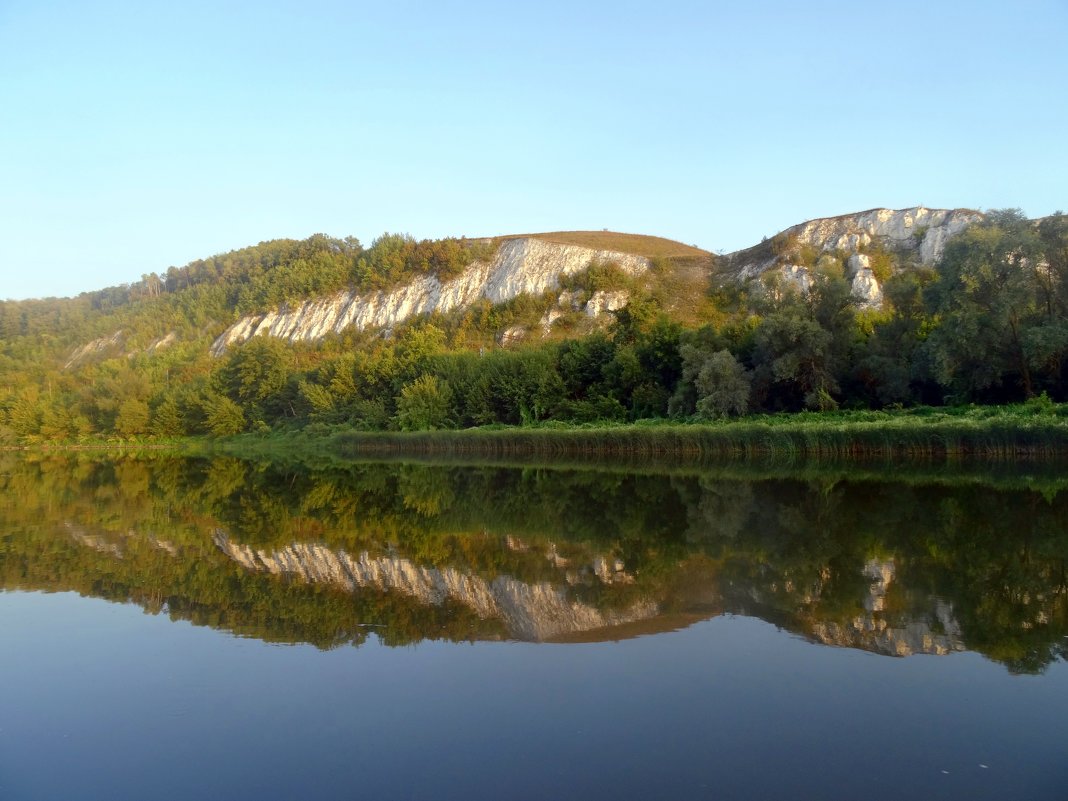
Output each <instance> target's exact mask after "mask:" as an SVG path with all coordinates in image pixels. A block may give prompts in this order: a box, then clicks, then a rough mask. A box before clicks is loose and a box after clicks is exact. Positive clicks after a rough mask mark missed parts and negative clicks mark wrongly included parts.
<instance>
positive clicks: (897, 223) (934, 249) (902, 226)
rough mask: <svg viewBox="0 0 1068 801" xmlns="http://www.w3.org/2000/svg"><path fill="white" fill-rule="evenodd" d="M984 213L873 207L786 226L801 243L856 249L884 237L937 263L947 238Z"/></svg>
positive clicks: (830, 248) (923, 261)
mask: <svg viewBox="0 0 1068 801" xmlns="http://www.w3.org/2000/svg"><path fill="white" fill-rule="evenodd" d="M982 219H983V215H982V214H980V213H979V212H977V211H969V210H967V209H952V210H949V209H928V208H924V207H923V206H917V207H915V208H911V209H899V210H897V211H892V210H890V209H872V210H871V211H864V212H860V213H859V214H846V215H843V216H841V217H828V218H825V219H821V220H810V221H809V222H806V223H801V224H800V225H795V226H794V227H793V228H788V229H786V232H785V233H787V234H788V235H790V234H792V235H794V236H796V237H797V241H798V242H799V243H800V244H802V245H812V246H814V247H816V248H818V249H820V250H825V251H833V250H843V251H846V252H847V253H854V252H856V251H857V250H859V249H860V248H861V247H863V246H864V245H868V244H870V243H871V242H872V241H873V240H874V239H882V240H883V241H884V242H885V243H886V244H887V245H889V246H890V247H892V248H895V247H908V248H910V249H917V250H918V251H919V253H918V255H919V261H920V263H921V264H934V263H935V262H936V261H938V259H940V258H941V257H942V250H943V249H944V248H945V245H946V241H947V240H948V239H949V238H950V237H952V236H953V235H954V234H958V233H960V232H961V231H963V230H964V229H965V228H967V227H968V226H969V225H973V224H974V223H977V222H979V221H980V220H982Z"/></svg>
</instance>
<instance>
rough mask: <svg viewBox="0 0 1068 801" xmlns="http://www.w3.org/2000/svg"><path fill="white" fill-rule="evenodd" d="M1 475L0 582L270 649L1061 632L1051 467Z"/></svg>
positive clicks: (1032, 656) (36, 469)
mask: <svg viewBox="0 0 1068 801" xmlns="http://www.w3.org/2000/svg"><path fill="white" fill-rule="evenodd" d="M0 474H2V475H0V524H2V525H0V531H2V532H3V533H2V535H0V581H2V586H3V587H4V588H8V589H14V588H18V589H44V590H75V591H78V592H80V593H82V594H85V595H92V596H97V597H102V598H108V599H112V600H120V601H128V602H133V603H137V604H140V605H141V606H143V607H144V608H145V609H146V610H147V611H149V612H152V613H161V612H166V613H167V614H169V615H170V616H171V617H173V618H176V619H187V620H191V621H193V622H195V623H197V624H201V625H208V626H212V627H216V628H221V629H225V630H229V631H232V632H234V633H237V634H240V635H245V636H253V637H258V638H261V639H264V640H268V641H274V642H309V643H313V644H315V645H318V646H320V647H332V646H337V645H340V644H344V643H351V644H356V645H359V644H360V643H362V642H364V641H365V640H366V638H367V637H368V636H370V635H371V634H372V633H373V634H375V635H376V636H377V637H378V638H379V639H381V640H382V641H383V642H385V643H387V644H403V643H411V642H415V641H418V640H421V639H450V640H473V639H519V640H530V641H546V640H554V641H589V640H598V639H621V638H624V637H629V636H633V635H636V634H642V633H648V632H652V631H658V630H664V629H671V628H677V627H680V626H685V625H687V624H689V623H691V622H693V621H695V620H700V619H703V618H707V617H711V616H714V615H717V614H721V613H724V612H730V613H736V614H742V615H750V616H757V617H760V618H763V619H765V620H768V621H771V622H773V623H775V624H776V625H778V626H780V627H783V628H785V629H788V630H790V631H792V632H795V633H797V634H798V635H801V636H803V637H805V638H807V639H809V640H812V641H814V642H820V643H825V644H827V645H835V646H846V647H851V648H861V649H865V650H868V651H873V652H876V653H880V654H886V655H892V656H906V655H910V654H917V653H925V654H947V653H951V652H954V651H961V650H973V651H978V652H981V653H983V654H984V655H986V656H987V657H989V658H991V659H994V660H996V661H999V662H1001V663H1003V664H1005V665H1006V667H1007V668H1008V669H1009V670H1011V671H1014V672H1040V671H1042V670H1043V669H1044V668H1045V667H1046V666H1047V665H1048V664H1049V663H1050V662H1052V661H1054V660H1057V659H1063V658H1064V657H1065V655H1066V644H1068V640H1066V639H1065V636H1066V635H1068V603H1066V598H1068V592H1066V574H1065V565H1066V557H1068V500H1066V493H1065V492H1064V491H1063V489H1062V487H1061V483H1060V482H1061V480H1060V479H1059V478H1058V477H1057V475H1056V472H1053V473H1052V474H1051V475H1050V476H1049V477H1047V478H1045V479H1036V480H1025V479H1021V478H1019V477H1013V476H1011V475H1010V476H1009V477H1007V478H1006V477H1002V478H994V479H983V478H982V477H975V476H956V477H954V476H952V475H949V476H945V475H943V476H934V477H930V476H929V477H924V478H919V477H916V476H908V475H897V476H892V480H890V479H888V478H887V477H886V476H880V475H878V474H867V473H863V472H862V471H859V470H845V471H838V472H835V471H826V470H825V471H815V472H809V473H801V474H794V475H791V474H782V475H778V474H773V473H760V472H754V473H744V474H740V473H739V472H738V471H737V470H732V469H722V470H715V469H707V470H704V471H701V472H692V473H675V474H646V475H643V474H636V473H628V472H605V471H592V470H552V469H547V468H535V467H526V468H521V469H520V468H504V467H440V466H429V465H404V464H385V465H384V464H353V465H346V466H342V467H338V466H334V467H331V468H329V469H312V468H308V467H304V466H300V465H296V464H290V465H277V464H275V465H271V464H262V463H253V462H245V461H241V460H237V459H233V458H215V459H206V458H203V459H183V458H175V457H170V456H162V455H161V456H156V457H153V458H117V459H116V458H103V457H99V456H91V455H80V456H29V457H27V456H24V455H16V454H6V455H4V456H3V458H2V460H0ZM1065 488H1068V482H1066V484H1065Z"/></svg>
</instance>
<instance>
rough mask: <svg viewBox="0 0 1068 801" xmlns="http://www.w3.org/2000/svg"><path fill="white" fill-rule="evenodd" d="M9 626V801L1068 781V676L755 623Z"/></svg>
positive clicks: (634, 794)
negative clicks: (445, 627) (847, 643)
mask: <svg viewBox="0 0 1068 801" xmlns="http://www.w3.org/2000/svg"><path fill="white" fill-rule="evenodd" d="M0 637H2V640H3V643H4V645H3V648H4V650H3V655H2V658H0V682H2V686H3V687H4V691H3V692H2V693H0V797H3V798H12V799H30V798H49V799H51V798H56V799H60V798H71V799H75V798H77V799H96V798H100V799H104V798H106V799H115V800H116V801H119V800H121V799H138V801H140V800H141V799H145V798H153V799H161V800H164V799H172V798H173V799H182V800H183V801H185V799H194V798H196V799H214V798H218V799H244V798H248V799H274V798H308V799H314V798H375V799H380V798H434V799H449V798H463V799H471V798H506V797H507V798H654V797H663V798H702V797H709V798H753V799H756V798H824V799H831V798H934V797H937V798H962V799H963V798H968V799H980V798H990V799H995V798H996V799H1004V798H1028V799H1032V800H1033V801H1038V799H1044V798H1061V797H1062V794H1061V792H1060V791H1063V789H1064V782H1065V781H1068V771H1066V769H1065V767H1064V766H1065V764H1066V761H1065V759H1064V756H1065V754H1064V745H1063V736H1062V735H1063V720H1064V718H1065V714H1066V712H1068V702H1066V700H1065V699H1068V666H1066V665H1065V664H1064V663H1056V664H1054V665H1052V666H1050V668H1049V669H1048V670H1047V671H1046V672H1045V673H1044V674H1043V675H1041V676H1012V675H1010V674H1009V673H1008V672H1007V671H1006V670H1005V669H1004V667H1003V666H1001V665H997V664H994V663H991V662H987V661H986V660H984V659H983V658H981V657H979V656H977V655H974V654H956V655H952V656H949V657H946V658H941V659H930V658H926V659H925V658H922V657H916V658H912V659H904V660H902V659H886V658H882V657H878V656H873V655H871V654H866V653H863V652H859V651H853V650H848V649H837V648H825V647H821V646H816V645H812V644H809V643H807V642H804V641H803V640H801V639H799V638H797V637H795V636H792V635H789V634H787V633H785V632H782V631H779V630H777V629H776V628H774V627H773V626H771V625H769V624H767V623H763V622H761V621H758V620H755V619H748V618H741V617H733V616H726V617H720V618H715V619H713V620H709V621H706V622H702V623H698V624H696V625H694V626H692V627H690V628H688V629H685V630H682V631H677V632H671V633H666V634H660V635H656V636H648V637H640V638H637V639H633V640H627V641H624V642H618V643H598V644H575V645H529V644H522V643H479V644H474V645H470V644H450V643H443V642H423V643H421V644H420V645H418V646H415V647H408V648H383V647H379V646H378V645H377V644H375V642H374V641H371V642H369V643H368V644H367V645H366V646H365V647H363V648H360V649H353V648H339V649H336V650H333V651H325V652H324V651H320V650H318V649H315V648H313V647H308V646H277V645H268V644H264V643H262V642H260V641H258V640H250V639H239V638H235V637H232V636H230V635H227V634H225V633H223V632H219V631H214V630H211V629H207V628H198V627H194V626H191V625H189V624H187V623H173V624H172V623H170V622H169V621H168V620H167V619H166V617H164V616H150V615H145V614H143V613H142V611H141V610H140V609H139V608H137V607H134V606H121V605H116V604H108V603H105V602H103V601H99V600H90V599H82V598H79V597H77V596H74V595H72V594H55V595H44V594H40V593H10V592H8V593H0ZM980 764H985V765H987V766H988V767H987V768H982V767H980ZM943 771H946V772H943Z"/></svg>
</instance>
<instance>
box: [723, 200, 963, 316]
mask: <svg viewBox="0 0 1068 801" xmlns="http://www.w3.org/2000/svg"><path fill="white" fill-rule="evenodd" d="M982 219H983V215H982V214H981V213H979V212H977V211H971V210H969V209H928V208H925V207H923V206H916V207H914V208H909V209H897V210H892V209H871V210H870V211H864V212H859V213H857V214H845V215H842V216H840V217H827V218H822V219H817V220H810V221H808V222H804V223H801V224H800V225H795V226H793V227H791V228H787V229H786V230H785V231H783V232H782V233H780V234H778V235H777V237H776V238H782V240H783V241H786V242H789V243H790V246H791V248H794V249H796V248H800V247H802V246H809V247H813V248H815V249H816V250H817V251H818V252H820V253H841V254H845V255H846V256H848V257H849V258H848V269H847V275H846V278H847V279H848V280H849V281H850V283H851V285H852V291H853V295H854V296H855V297H856V298H857V300H858V301H859V302H860V304H861V306H864V307H869V308H878V307H879V306H881V305H882V299H883V298H882V287H881V286H880V285H879V281H878V280H877V279H876V277H875V274H874V273H873V272H872V270H871V264H870V260H868V257H867V256H864V254H862V253H861V252H860V251H861V250H863V249H864V248H866V247H867V246H869V245H871V244H873V243H876V244H879V245H881V246H883V247H886V248H888V249H890V250H892V251H895V252H898V253H908V254H909V255H910V259H911V260H913V261H915V262H916V263H918V264H922V265H927V266H929V265H932V264H934V263H935V262H937V261H938V260H939V259H940V258H941V257H942V252H943V250H944V249H945V246H946V242H947V241H949V239H950V238H952V237H953V236H955V235H956V234H958V233H960V232H961V231H963V230H964V229H965V228H967V227H968V226H970V225H974V224H975V223H977V222H980V221H981V220H982ZM791 255H792V253H791V252H790V251H789V250H788V251H787V252H786V253H782V254H773V253H770V252H769V248H767V247H762V246H757V247H752V248H746V249H744V250H739V251H736V252H734V253H730V254H727V255H726V256H724V257H723V263H724V264H726V265H727V269H728V270H729V271H730V272H731V273H733V274H734V275H735V277H736V278H737V279H738V280H740V281H750V280H753V279H756V278H759V277H761V276H763V275H765V274H767V273H769V272H773V271H774V272H777V273H778V274H779V275H780V276H781V278H782V280H783V281H784V282H786V283H789V284H792V285H794V286H796V287H798V288H800V289H802V290H804V289H807V288H808V286H809V285H810V284H811V281H812V276H811V272H810V270H809V268H808V267H805V266H803V265H800V264H796V263H793V262H792V261H791Z"/></svg>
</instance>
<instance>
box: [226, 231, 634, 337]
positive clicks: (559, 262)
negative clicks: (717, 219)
mask: <svg viewBox="0 0 1068 801" xmlns="http://www.w3.org/2000/svg"><path fill="white" fill-rule="evenodd" d="M595 261H602V262H612V263H614V264H615V265H617V266H618V267H619V269H620V270H622V271H623V272H624V273H625V274H627V275H631V276H634V275H640V274H641V273H643V272H645V270H647V269H648V267H649V260H648V259H647V258H645V257H643V256H636V255H633V254H630V253H619V252H615V251H610V250H594V249H592V248H586V247H581V246H578V245H567V244H560V243H556V242H547V241H544V240H541V239H537V238H534V237H521V238H516V239H508V240H505V241H504V242H503V243H502V244H501V246H500V248H498V250H497V253H496V255H495V256H494V258H493V259H492V260H491V261H477V262H474V263H473V264H471V265H470V266H469V267H468V268H467V269H466V270H464V272H463V273H461V274H460V275H459V276H457V277H456V278H453V279H451V280H449V281H444V282H442V281H440V280H439V279H437V278H436V277H434V276H424V277H422V278H419V279H417V280H416V281H413V282H412V283H410V284H407V285H405V286H401V287H397V288H395V289H391V290H383V291H379V292H371V293H363V294H360V293H357V292H353V291H347V290H346V291H341V292H338V293H336V294H334V295H331V296H329V297H325V298H315V299H311V300H307V301H305V302H304V303H301V304H300V305H298V306H294V307H287V306H283V307H282V308H280V309H277V310H274V311H269V312H266V313H263V314H254V315H250V316H247V317H244V318H242V319H241V320H238V321H237V322H236V323H234V324H233V325H232V326H230V327H229V328H227V329H226V331H224V332H223V333H222V334H221V335H220V336H219V337H218V338H217V339H216V340H215V342H214V343H213V344H212V346H211V352H212V354H213V355H215V356H221V355H222V354H223V353H225V352H226V350H227V349H228V348H230V347H232V346H233V345H236V344H239V343H241V342H244V341H245V340H247V339H250V338H252V337H254V336H263V335H267V336H273V337H279V338H281V339H285V340H288V341H290V342H314V341H316V340H319V339H322V338H323V337H325V336H327V335H328V334H337V333H341V332H342V331H344V330H346V329H347V328H350V327H354V328H356V329H357V330H364V329H368V328H380V329H390V328H393V327H394V326H396V325H398V324H400V323H403V322H404V321H405V320H408V319H409V318H411V317H414V316H416V315H420V314H430V313H433V312H441V313H445V312H449V311H452V310H453V309H458V308H462V307H465V306H469V305H471V304H472V303H474V302H475V301H477V300H479V299H481V298H485V299H487V300H489V301H490V302H491V303H503V302H504V301H507V300H511V299H513V298H515V297H518V296H519V295H522V294H531V295H540V294H541V293H543V292H547V291H549V290H552V289H555V288H557V287H559V280H560V278H561V277H563V276H569V275H575V274H576V273H579V272H581V271H582V270H585V269H586V268H588V267H589V266H590V264H591V263H593V262H595ZM605 306H606V307H607V306H610V304H605ZM599 311H601V309H600V308H598V309H597V310H596V311H595V312H593V313H596V312H599ZM550 324H551V323H550Z"/></svg>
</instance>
